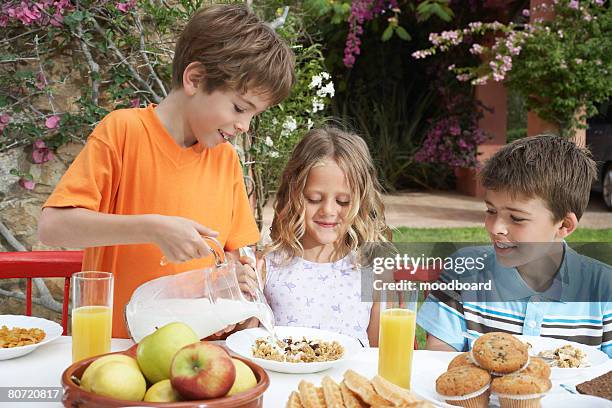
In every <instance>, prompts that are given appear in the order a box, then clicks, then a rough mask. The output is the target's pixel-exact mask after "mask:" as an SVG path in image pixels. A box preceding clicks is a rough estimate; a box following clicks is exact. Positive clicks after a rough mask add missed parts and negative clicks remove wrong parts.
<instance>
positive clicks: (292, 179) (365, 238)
mask: <svg viewBox="0 0 612 408" xmlns="http://www.w3.org/2000/svg"><path fill="white" fill-rule="evenodd" d="M325 159H332V160H334V161H335V162H336V163H337V164H338V166H339V167H340V168H341V169H342V171H343V172H344V174H345V175H346V178H347V181H348V185H349V188H350V190H351V194H352V196H351V200H350V205H349V209H348V212H347V216H346V224H347V226H348V227H347V229H346V235H345V237H344V240H343V242H342V244H341V245H339V247H338V248H337V251H338V252H340V253H341V254H343V255H345V254H348V253H350V252H352V251H358V250H359V249H360V247H361V246H362V245H364V244H365V243H367V242H386V241H387V238H386V234H387V232H388V228H387V226H386V224H385V214H384V205H383V202H382V197H381V186H380V183H379V182H378V178H377V176H376V168H375V167H374V165H373V163H372V157H371V156H370V151H369V150H368V146H367V145H366V143H365V142H364V140H363V139H362V138H361V137H359V136H357V135H355V134H353V133H348V132H345V131H342V130H340V129H338V128H334V127H325V128H321V129H313V130H311V131H309V132H308V133H307V134H306V135H305V136H304V137H303V138H302V140H301V141H300V142H299V143H298V144H297V146H296V147H295V149H294V150H293V153H292V155H291V158H290V159H289V161H288V162H287V165H286V166H285V169H284V171H283V174H282V176H281V181H280V186H279V188H278V191H277V193H276V199H275V201H274V220H273V221H272V227H271V228H270V237H271V239H272V243H271V244H270V245H268V246H267V248H266V250H265V253H270V252H272V251H279V252H280V253H281V254H282V257H283V258H284V259H285V260H286V261H288V260H289V259H290V258H292V257H295V256H303V253H304V248H303V247H302V244H301V242H300V241H301V239H302V237H304V234H305V232H306V227H305V220H304V217H305V205H304V194H303V192H304V188H305V186H306V180H307V179H308V174H309V173H310V170H311V169H312V168H313V167H315V166H316V165H318V164H319V163H321V162H322V161H324V160H325Z"/></svg>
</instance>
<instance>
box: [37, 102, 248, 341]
mask: <svg viewBox="0 0 612 408" xmlns="http://www.w3.org/2000/svg"><path fill="white" fill-rule="evenodd" d="M154 107H155V106H154V105H150V106H149V107H147V108H142V109H122V110H117V111H114V112H112V113H110V114H109V115H107V116H106V117H105V118H104V119H103V120H102V121H101V122H100V123H99V124H98V126H96V128H95V129H94V131H93V132H92V134H91V136H90V137H89V139H88V141H87V144H86V145H85V147H84V148H83V150H82V151H81V153H80V154H79V155H78V156H77V158H76V159H75V160H74V162H73V163H72V165H71V166H70V168H69V169H68V170H67V171H66V173H65V174H64V176H63V177H62V179H61V180H60V182H59V184H58V185H57V187H56V188H55V191H54V192H53V194H51V196H50V197H49V199H48V200H47V202H46V203H45V204H44V207H79V208H86V209H89V210H93V211H98V212H101V213H107V214H123V215H130V214H162V215H173V216H181V217H185V218H189V219H191V220H194V221H197V222H199V223H200V224H202V225H204V226H206V227H209V228H212V229H214V230H215V231H218V232H219V236H218V237H217V238H218V240H219V242H221V244H222V245H224V247H225V249H226V250H228V251H232V250H235V249H238V248H240V247H243V246H245V245H250V244H254V243H256V242H257V241H258V240H259V231H258V229H257V225H256V223H255V219H254V217H253V213H252V211H251V208H250V206H249V202H248V198H247V194H246V189H245V186H244V180H243V174H242V168H241V166H240V160H239V159H238V155H237V154H236V151H235V150H234V148H233V147H232V146H231V145H230V144H229V143H223V144H221V145H219V146H216V147H214V148H212V149H203V150H202V151H201V152H198V150H199V149H198V147H197V145H195V146H191V147H189V148H182V147H180V146H179V145H178V144H177V143H176V142H175V141H174V139H173V138H172V136H171V135H170V134H169V133H168V132H167V131H166V130H165V128H164V126H163V125H162V123H161V122H160V121H159V118H158V117H157V114H156V113H155V111H154ZM162 255H163V254H162V252H161V250H160V249H159V248H158V247H157V246H156V245H154V244H138V245H115V246H107V247H95V248H87V249H86V250H85V257H84V259H83V266H82V268H83V270H99V271H107V272H113V274H114V277H115V286H114V303H113V337H128V332H127V329H126V324H125V319H124V309H125V306H126V304H127V303H128V302H129V300H130V297H131V296H132V293H133V292H134V290H135V289H136V288H137V287H138V286H140V285H141V284H142V283H144V282H146V281H149V280H151V279H154V278H158V277H160V276H164V275H172V274H176V273H179V272H183V271H187V270H191V269H197V268H202V267H205V266H208V265H210V264H211V263H212V261H211V259H208V258H207V259H204V260H192V261H189V262H185V263H182V264H169V265H166V266H160V264H159V263H160V260H161V257H162ZM211 258H212V257H211Z"/></svg>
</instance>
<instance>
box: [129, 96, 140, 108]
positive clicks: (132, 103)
mask: <svg viewBox="0 0 612 408" xmlns="http://www.w3.org/2000/svg"><path fill="white" fill-rule="evenodd" d="M130 106H131V107H132V108H138V107H140V98H134V99H132V100H130Z"/></svg>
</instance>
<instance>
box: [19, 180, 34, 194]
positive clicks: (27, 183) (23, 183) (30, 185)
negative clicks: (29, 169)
mask: <svg viewBox="0 0 612 408" xmlns="http://www.w3.org/2000/svg"><path fill="white" fill-rule="evenodd" d="M19 185H20V186H21V187H23V188H25V189H26V190H30V191H31V190H34V187H36V183H35V182H33V181H32V180H28V179H25V178H23V177H22V178H20V179H19Z"/></svg>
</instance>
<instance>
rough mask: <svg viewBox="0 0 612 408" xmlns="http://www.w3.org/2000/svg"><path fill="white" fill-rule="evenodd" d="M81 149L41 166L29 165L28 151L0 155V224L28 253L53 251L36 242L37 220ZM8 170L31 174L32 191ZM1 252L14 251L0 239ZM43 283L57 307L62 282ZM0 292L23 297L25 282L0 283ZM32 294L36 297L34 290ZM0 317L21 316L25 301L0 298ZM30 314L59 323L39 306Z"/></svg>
mask: <svg viewBox="0 0 612 408" xmlns="http://www.w3.org/2000/svg"><path fill="white" fill-rule="evenodd" d="M82 148H83V145H82V144H79V143H69V144H67V145H64V146H62V147H61V148H59V149H58V151H57V152H56V155H55V158H54V159H52V160H50V161H48V162H46V163H43V164H34V163H33V162H32V160H31V150H30V149H29V148H26V149H12V150H9V151H7V152H3V153H0V221H2V223H3V224H4V225H5V226H6V227H7V228H8V229H9V230H10V231H11V232H12V234H13V235H14V236H15V238H16V239H17V240H18V241H19V242H21V243H22V244H23V245H24V246H25V247H26V248H27V249H28V250H50V249H57V248H50V247H47V246H45V245H43V244H41V243H40V242H39V240H38V235H37V224H38V218H39V217H40V212H41V207H42V205H43V203H44V202H45V200H46V199H47V197H48V196H49V194H51V192H52V191H53V188H54V187H55V185H56V184H57V182H58V181H59V179H60V178H61V176H62V175H63V174H64V172H65V171H66V169H67V168H68V166H69V165H70V163H72V161H73V160H74V158H75V157H76V155H77V154H78V152H79V151H80V150H81V149H82ZM11 169H18V170H19V171H21V172H29V173H30V174H32V176H33V177H34V181H35V182H36V187H35V188H34V190H32V191H28V190H25V189H24V188H22V187H21V186H20V185H19V184H18V183H17V182H18V180H19V179H18V177H16V176H13V175H11V174H10V171H11ZM5 251H15V249H14V248H12V247H11V246H10V245H9V244H8V242H7V241H6V240H5V239H4V238H1V237H0V252H5ZM45 283H46V284H47V287H48V288H49V290H50V292H51V295H52V296H53V298H54V299H55V300H57V301H58V302H60V303H61V302H62V301H63V293H64V292H63V285H64V280H63V279H61V278H60V279H46V280H45ZM0 289H2V290H4V291H10V292H14V293H17V292H21V293H23V294H25V292H26V281H25V279H0ZM33 294H34V296H35V297H36V296H37V291H36V288H35V287H34V289H33ZM0 314H25V301H24V300H21V299H17V298H14V297H9V296H5V295H2V294H0ZM32 314H33V315H34V316H40V317H44V318H47V319H51V320H54V321H57V322H60V321H61V313H57V312H54V311H51V310H48V309H45V308H44V307H42V306H39V305H33V306H32Z"/></svg>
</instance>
